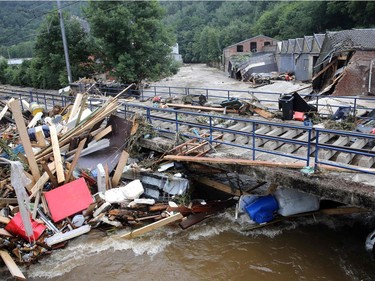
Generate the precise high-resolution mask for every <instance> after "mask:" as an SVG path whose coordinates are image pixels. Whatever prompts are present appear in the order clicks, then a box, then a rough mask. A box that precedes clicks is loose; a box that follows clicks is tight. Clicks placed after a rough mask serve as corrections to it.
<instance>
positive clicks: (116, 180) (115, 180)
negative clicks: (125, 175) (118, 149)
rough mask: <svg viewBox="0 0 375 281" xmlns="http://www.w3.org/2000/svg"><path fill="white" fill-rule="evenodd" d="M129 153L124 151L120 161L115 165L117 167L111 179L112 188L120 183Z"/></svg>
mask: <svg viewBox="0 0 375 281" xmlns="http://www.w3.org/2000/svg"><path fill="white" fill-rule="evenodd" d="M128 158H129V153H127V152H126V151H125V150H124V151H123V152H122V153H121V156H120V159H119V161H118V163H117V167H116V170H115V173H114V175H113V178H112V187H116V186H117V185H118V183H119V182H120V179H121V175H122V172H123V171H124V167H125V166H126V162H128Z"/></svg>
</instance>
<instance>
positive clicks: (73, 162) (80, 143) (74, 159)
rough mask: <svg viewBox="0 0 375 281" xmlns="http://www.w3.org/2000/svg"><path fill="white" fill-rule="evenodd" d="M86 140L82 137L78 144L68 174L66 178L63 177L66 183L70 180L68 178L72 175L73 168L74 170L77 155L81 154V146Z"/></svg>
mask: <svg viewBox="0 0 375 281" xmlns="http://www.w3.org/2000/svg"><path fill="white" fill-rule="evenodd" d="M86 140H87V138H84V139H83V140H81V141H80V142H79V144H78V147H77V151H76V154H75V155H74V158H73V161H72V164H71V165H70V168H69V172H68V175H67V176H66V179H65V183H68V182H69V181H70V178H71V177H72V174H73V170H74V168H75V166H76V165H77V162H78V159H79V155H80V154H81V151H82V149H83V147H84V146H85V143H86Z"/></svg>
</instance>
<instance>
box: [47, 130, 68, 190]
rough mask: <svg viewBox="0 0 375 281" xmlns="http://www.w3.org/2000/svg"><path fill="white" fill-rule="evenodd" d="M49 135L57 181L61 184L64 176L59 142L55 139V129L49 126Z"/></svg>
mask: <svg viewBox="0 0 375 281" xmlns="http://www.w3.org/2000/svg"><path fill="white" fill-rule="evenodd" d="M49 133H50V135H51V142H52V150H53V159H54V162H55V166H56V173H57V181H58V183H61V182H63V181H65V174H64V168H63V164H62V159H61V154H60V146H59V140H58V138H57V132H56V127H55V126H50V127H49Z"/></svg>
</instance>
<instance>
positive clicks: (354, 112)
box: [353, 98, 357, 118]
mask: <svg viewBox="0 0 375 281" xmlns="http://www.w3.org/2000/svg"><path fill="white" fill-rule="evenodd" d="M353 107H354V108H353V117H354V118H355V117H356V116H357V98H354V105H353Z"/></svg>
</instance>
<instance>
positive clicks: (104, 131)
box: [94, 125, 112, 141]
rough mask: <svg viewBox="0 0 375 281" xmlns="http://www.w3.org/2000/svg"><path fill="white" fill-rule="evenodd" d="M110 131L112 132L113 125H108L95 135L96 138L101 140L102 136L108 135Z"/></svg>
mask: <svg viewBox="0 0 375 281" xmlns="http://www.w3.org/2000/svg"><path fill="white" fill-rule="evenodd" d="M110 132H112V125H110V126H108V127H107V128H105V129H104V130H102V131H101V132H100V133H99V134H97V135H96V136H95V137H94V140H96V141H98V140H100V139H101V138H103V137H105V136H106V135H108V134H109V133H110Z"/></svg>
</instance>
